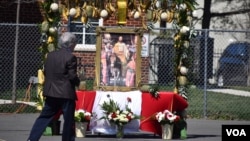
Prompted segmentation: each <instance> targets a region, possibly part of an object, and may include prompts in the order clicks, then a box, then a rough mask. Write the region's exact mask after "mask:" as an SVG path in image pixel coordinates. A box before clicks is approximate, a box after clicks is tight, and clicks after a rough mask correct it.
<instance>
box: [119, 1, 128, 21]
mask: <svg viewBox="0 0 250 141" xmlns="http://www.w3.org/2000/svg"><path fill="white" fill-rule="evenodd" d="M117 6H118V9H117V13H118V21H117V23H118V24H126V23H127V1H126V0H118V1H117Z"/></svg>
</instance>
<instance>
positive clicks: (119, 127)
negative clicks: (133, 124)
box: [116, 125, 124, 139]
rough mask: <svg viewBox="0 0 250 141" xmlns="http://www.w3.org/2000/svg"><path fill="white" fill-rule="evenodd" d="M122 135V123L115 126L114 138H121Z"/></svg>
mask: <svg viewBox="0 0 250 141" xmlns="http://www.w3.org/2000/svg"><path fill="white" fill-rule="evenodd" d="M123 136H124V127H123V126H122V125H117V126H116V138H119V139H121V138H123Z"/></svg>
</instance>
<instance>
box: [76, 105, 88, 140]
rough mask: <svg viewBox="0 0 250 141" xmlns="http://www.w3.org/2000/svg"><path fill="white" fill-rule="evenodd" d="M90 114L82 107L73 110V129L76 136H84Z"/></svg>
mask: <svg viewBox="0 0 250 141" xmlns="http://www.w3.org/2000/svg"><path fill="white" fill-rule="evenodd" d="M91 117H92V114H91V113H90V112H87V111H85V110H83V109H79V110H76V111H75V117H74V119H75V127H76V128H75V131H76V137H85V134H86V130H87V125H88V122H89V121H90V120H91Z"/></svg>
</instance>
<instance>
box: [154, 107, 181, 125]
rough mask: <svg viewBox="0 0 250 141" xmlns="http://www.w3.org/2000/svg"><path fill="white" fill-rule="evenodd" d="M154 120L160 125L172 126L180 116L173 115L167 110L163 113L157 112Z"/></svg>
mask: <svg viewBox="0 0 250 141" xmlns="http://www.w3.org/2000/svg"><path fill="white" fill-rule="evenodd" d="M155 118H156V120H157V121H158V122H159V123H160V124H173V123H174V122H177V121H179V120H180V116H178V115H175V114H173V113H172V112H170V111H169V110H164V111H163V112H158V113H157V114H156V115H155Z"/></svg>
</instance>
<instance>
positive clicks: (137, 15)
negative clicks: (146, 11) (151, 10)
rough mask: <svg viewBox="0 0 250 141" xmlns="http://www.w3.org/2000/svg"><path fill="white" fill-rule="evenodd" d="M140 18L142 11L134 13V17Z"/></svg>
mask: <svg viewBox="0 0 250 141" xmlns="http://www.w3.org/2000/svg"><path fill="white" fill-rule="evenodd" d="M138 18H140V13H139V12H138V11H136V12H135V14H134V19H138Z"/></svg>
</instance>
